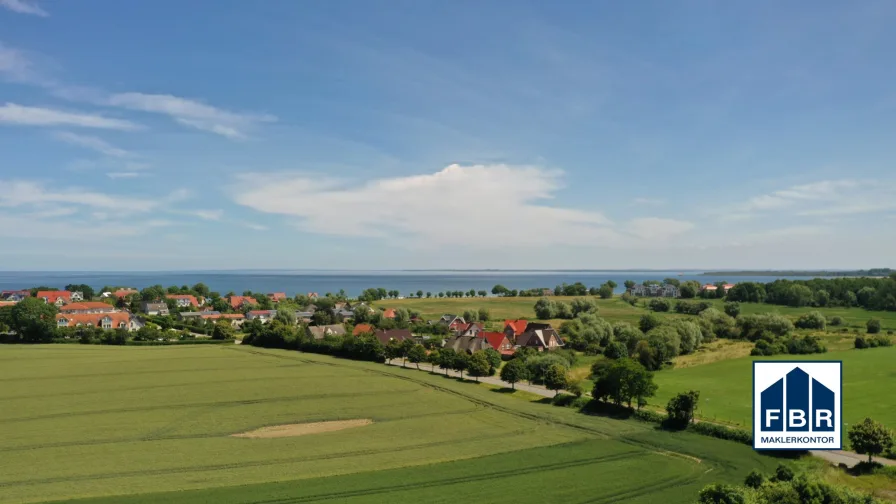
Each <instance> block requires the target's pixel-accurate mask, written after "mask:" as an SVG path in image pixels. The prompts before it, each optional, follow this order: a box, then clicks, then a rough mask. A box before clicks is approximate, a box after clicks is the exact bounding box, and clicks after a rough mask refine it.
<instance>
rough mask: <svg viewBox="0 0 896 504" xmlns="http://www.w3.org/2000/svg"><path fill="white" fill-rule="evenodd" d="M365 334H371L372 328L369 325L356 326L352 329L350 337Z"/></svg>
mask: <svg viewBox="0 0 896 504" xmlns="http://www.w3.org/2000/svg"><path fill="white" fill-rule="evenodd" d="M367 333H373V326H372V325H370V324H358V325H356V326H355V328H354V329H352V336H360V335H362V334H367Z"/></svg>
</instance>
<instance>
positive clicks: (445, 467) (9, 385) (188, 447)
mask: <svg viewBox="0 0 896 504" xmlns="http://www.w3.org/2000/svg"><path fill="white" fill-rule="evenodd" d="M0 363H2V365H0V383H2V384H3V387H2V389H0V400H2V403H3V405H4V408H3V409H2V411H0V423H2V424H3V428H4V431H5V433H6V434H7V435H5V436H3V438H2V440H0V452H2V457H0V475H2V476H0V489H2V491H0V500H2V501H8V502H43V501H54V500H64V499H77V498H82V499H84V498H87V499H88V501H89V502H94V501H96V502H110V503H111V502H134V503H138V502H183V503H187V502H233V503H237V502H249V501H251V502H264V501H272V500H276V501H277V502H311V501H316V500H324V499H334V498H335V499H339V500H340V501H347V502H381V501H383V500H389V501H404V500H411V499H426V500H427V501H434V502H447V501H448V500H451V501H452V502H454V501H456V500H457V499H458V498H461V497H462V498H463V500H464V501H472V502H496V501H501V500H513V501H518V502H542V501H544V500H545V499H546V498H548V496H550V498H551V499H554V498H557V499H560V500H562V501H564V502H621V501H625V502H651V501H655V500H656V498H657V496H658V495H659V494H662V496H663V499H664V500H665V501H668V502H691V501H692V500H693V498H694V495H696V492H697V490H699V488H701V487H702V486H703V485H705V484H707V483H709V482H714V481H729V482H738V481H740V480H741V479H742V478H743V476H744V475H745V474H746V473H747V472H748V471H749V470H750V469H752V468H754V467H760V468H764V469H765V470H770V469H771V468H772V467H774V465H776V464H777V462H778V461H777V460H776V459H773V458H770V457H764V456H760V455H758V454H756V453H754V452H753V451H751V450H750V449H749V448H748V447H745V446H741V445H738V444H735V443H731V442H726V441H720V440H715V439H711V438H704V437H700V436H695V435H691V434H686V433H681V434H672V433H666V432H658V431H655V430H654V429H653V428H651V427H650V426H649V425H648V424H639V423H635V422H625V421H618V420H610V419H605V418H601V417H590V416H585V415H581V414H578V413H576V412H574V411H573V410H570V409H566V408H553V407H550V406H546V405H542V404H535V403H531V402H528V401H521V400H519V399H516V398H514V397H508V395H507V394H496V393H494V392H492V391H491V390H489V389H487V388H485V387H476V386H471V385H469V384H464V383H458V382H457V381H456V380H453V379H450V378H444V377H441V376H437V375H435V376H434V375H429V374H428V373H420V372H417V371H412V370H402V369H397V368H386V367H385V366H382V365H377V364H372V363H360V362H352V361H345V360H338V359H333V358H329V357H323V356H315V355H309V354H301V353H298V352H288V351H275V350H256V349H250V348H241V347H218V346H215V347H209V346H195V347H190V346H181V347H149V348H142V347H137V348H133V347H97V346H82V345H51V346H29V347H20V346H3V347H0ZM351 419H369V420H372V423H371V424H370V425H366V426H363V427H357V428H353V429H348V430H343V431H338V432H326V433H320V434H314V435H305V436H298V437H281V438H255V439H250V438H239V437H233V436H232V435H233V434H238V433H244V432H247V431H252V430H254V429H258V428H260V427H264V426H273V425H282V424H294V423H306V422H325V421H329V420H351ZM648 468H649V471H648ZM595 474H599V475H601V477H600V478H594V477H593V475H595ZM644 474H650V477H649V478H645V477H644V476H643V475H644ZM471 482H473V483H475V484H474V485H469V483H471ZM160 492H175V493H172V494H167V493H166V494H160ZM124 495H127V496H128V497H124Z"/></svg>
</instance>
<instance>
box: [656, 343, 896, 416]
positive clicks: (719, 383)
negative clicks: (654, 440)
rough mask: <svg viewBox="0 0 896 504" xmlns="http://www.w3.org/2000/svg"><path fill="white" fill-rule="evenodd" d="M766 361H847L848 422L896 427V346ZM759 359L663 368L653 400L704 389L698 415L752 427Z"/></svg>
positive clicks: (661, 401) (662, 400)
mask: <svg viewBox="0 0 896 504" xmlns="http://www.w3.org/2000/svg"><path fill="white" fill-rule="evenodd" d="M758 359H762V360H789V359H795V360H842V361H843V419H844V422H845V423H846V425H847V426H849V425H850V424H852V423H855V422H858V421H861V420H862V419H863V418H865V417H866V416H870V417H872V418H874V419H875V420H877V421H879V422H883V423H884V424H885V425H888V426H890V427H891V428H894V427H896V408H894V407H893V401H892V398H893V390H894V387H896V364H894V363H896V347H886V348H870V349H865V350H846V351H842V352H829V353H826V354H815V355H778V356H775V357H761V358H758ZM753 360H754V358H752V357H745V358H740V359H731V360H725V361H719V362H713V363H711V364H705V365H702V366H694V367H689V368H684V369H669V370H663V371H659V372H657V373H656V375H655V381H656V383H657V384H658V385H659V390H658V391H657V395H656V397H654V398H653V400H652V403H654V405H655V406H657V407H664V406H665V405H666V403H667V402H668V400H669V399H670V398H671V397H672V396H673V395H675V394H676V393H677V392H683V391H686V390H699V391H700V409H699V411H698V414H699V415H700V416H701V417H702V418H705V419H707V420H710V421H717V422H722V423H731V424H736V425H739V426H743V427H747V428H751V427H752V421H751V408H752V397H753V395H752V394H753V378H752V376H753V370H752V362H753Z"/></svg>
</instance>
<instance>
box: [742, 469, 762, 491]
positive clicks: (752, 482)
mask: <svg viewBox="0 0 896 504" xmlns="http://www.w3.org/2000/svg"><path fill="white" fill-rule="evenodd" d="M763 483H765V476H763V475H762V473H761V472H759V471H757V470H755V469H753V470H752V471H750V474H748V475H747V479H745V480H744V485H746V486H748V487H750V488H759V487H761V486H762V484H763Z"/></svg>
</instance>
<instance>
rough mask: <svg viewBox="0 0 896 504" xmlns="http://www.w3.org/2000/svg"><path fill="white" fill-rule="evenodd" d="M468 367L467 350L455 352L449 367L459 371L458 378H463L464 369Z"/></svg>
mask: <svg viewBox="0 0 896 504" xmlns="http://www.w3.org/2000/svg"><path fill="white" fill-rule="evenodd" d="M469 367H470V354H468V353H467V352H457V353H455V354H454V362H453V363H452V364H451V369H453V370H455V371H457V372H458V373H460V379H461V380H463V379H464V371H466V370H467V369H469Z"/></svg>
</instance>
